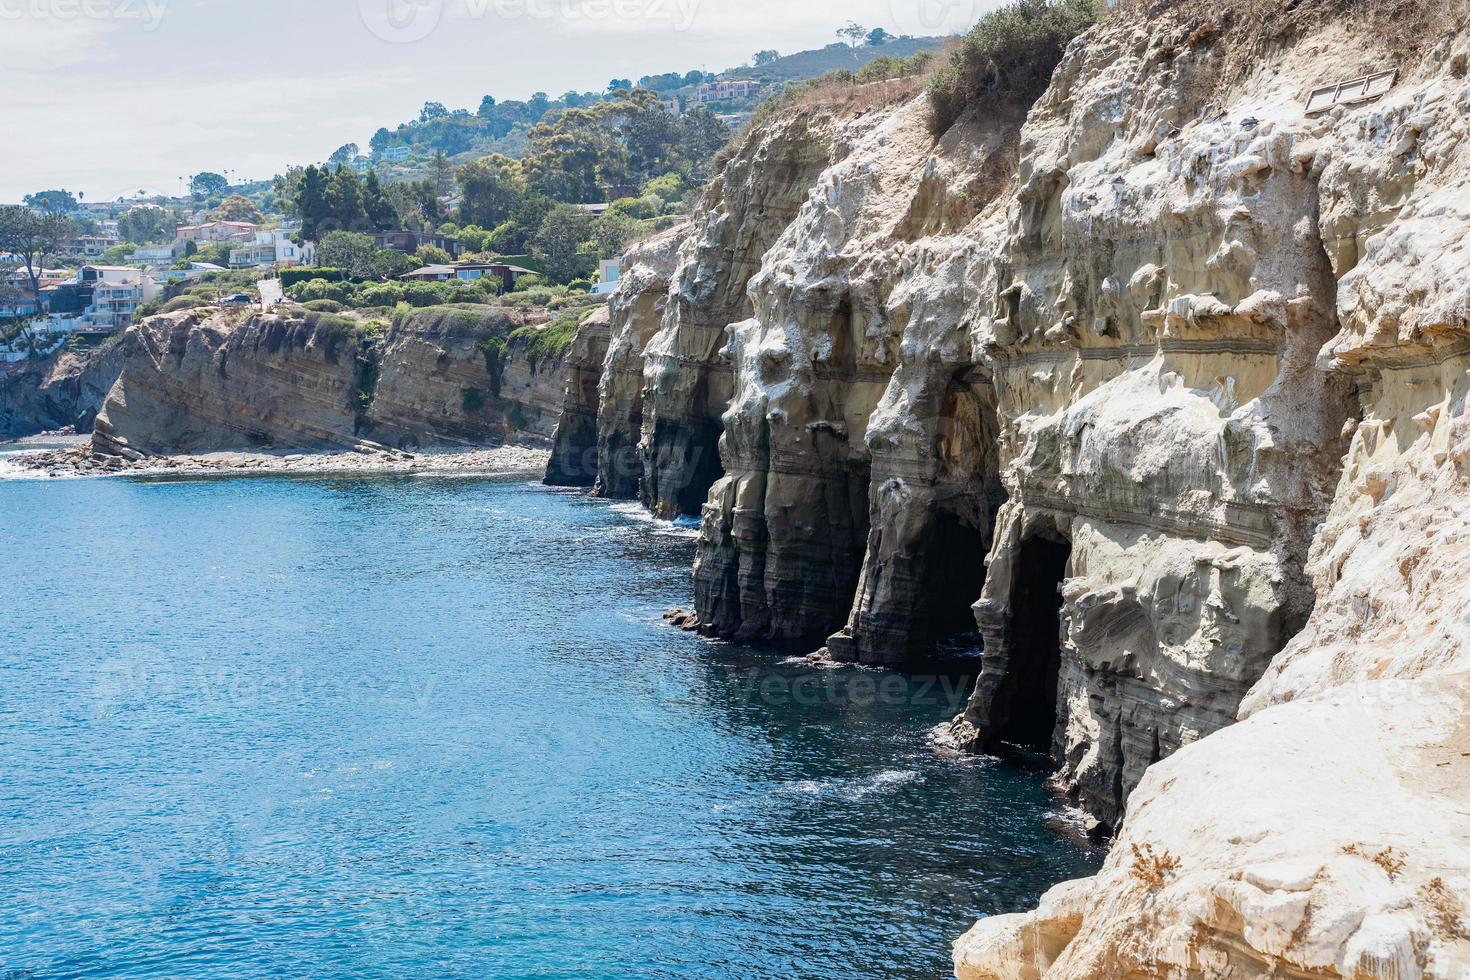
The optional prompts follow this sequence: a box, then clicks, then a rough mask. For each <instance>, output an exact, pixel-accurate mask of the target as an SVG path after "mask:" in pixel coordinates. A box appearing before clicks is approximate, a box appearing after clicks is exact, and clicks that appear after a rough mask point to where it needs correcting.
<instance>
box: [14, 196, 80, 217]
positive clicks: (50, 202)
mask: <svg viewBox="0 0 1470 980" xmlns="http://www.w3.org/2000/svg"><path fill="white" fill-rule="evenodd" d="M25 205H26V207H28V208H33V209H35V210H37V211H41V212H44V213H45V214H70V213H71V212H73V211H76V210H78V209H80V207H81V205H80V204H79V203H78V201H77V198H76V197H75V196H74V195H73V194H72V193H71V192H70V191H37V192H36V193H34V194H27V195H26V196H25Z"/></svg>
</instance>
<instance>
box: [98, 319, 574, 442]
mask: <svg viewBox="0 0 1470 980" xmlns="http://www.w3.org/2000/svg"><path fill="white" fill-rule="evenodd" d="M540 319H542V320H544V319H545V318H544V316H543V317H541V318H540ZM525 324H526V317H525V315H523V314H520V313H517V312H514V311H506V310H501V309H498V308H493V307H446V308H435V309H429V310H424V311H419V312H417V313H413V314H409V315H406V316H401V317H399V318H398V319H397V322H395V323H393V324H391V325H389V324H386V323H384V322H382V321H378V320H374V319H372V318H371V317H365V316H360V317H357V318H355V319H354V318H350V317H341V316H331V315H317V314H310V313H301V312H297V313H291V314H283V315H276V314H254V315H246V314H242V313H239V312H230V311H214V310H208V309H206V310H202V311H200V310H191V311H188V312H185V313H179V314H167V315H162V316H157V317H153V318H151V319H149V320H146V321H144V322H142V323H139V324H137V325H135V326H133V327H131V328H130V329H129V330H128V331H127V332H126V333H125V334H124V335H123V337H122V340H121V342H120V348H119V357H120V359H121V371H120V376H119V378H118V380H117V383H116V384H115V385H114V386H113V387H112V390H111V392H110V393H109V395H108V397H107V400H106V403H105V405H104V406H103V410H102V413H101V414H100V415H99V417H98V419H97V426H96V432H95V434H94V437H93V443H94V447H95V448H96V449H97V450H98V451H100V452H103V453H108V454H113V455H132V454H142V455H167V454H173V453H205V452H213V451H219V450H229V449H250V448H260V447H272V448H276V449H310V450H320V449H341V448H362V447H369V448H370V447H378V448H383V447H386V448H392V449H409V450H412V449H417V448H424V447H454V446H482V445H498V444H500V443H502V442H506V441H509V440H512V439H531V440H538V439H540V440H545V439H549V438H550V436H551V434H552V431H553V428H554V426H555V420H556V417H557V415H558V414H559V411H560V407H561V402H562V389H563V373H562V369H561V363H560V358H557V357H553V358H549V359H543V360H541V361H538V362H537V363H534V364H533V363H531V358H530V357H529V354H528V348H529V347H530V344H531V342H532V340H533V339H534V338H533V337H531V336H528V332H527V331H524V330H521V331H519V332H518V331H517V328H518V327H522V326H523V325H525ZM512 334H514V336H512Z"/></svg>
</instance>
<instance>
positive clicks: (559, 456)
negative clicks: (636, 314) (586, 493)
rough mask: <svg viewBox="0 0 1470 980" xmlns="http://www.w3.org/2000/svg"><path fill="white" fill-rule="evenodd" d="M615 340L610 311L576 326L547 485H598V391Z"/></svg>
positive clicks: (566, 363) (595, 313)
mask: <svg viewBox="0 0 1470 980" xmlns="http://www.w3.org/2000/svg"><path fill="white" fill-rule="evenodd" d="M611 339H612V316H611V310H610V309H609V308H608V307H602V308H601V309H598V310H595V311H593V313H592V315H591V316H589V317H587V319H585V320H583V321H582V323H581V324H580V325H579V326H578V328H577V336H576V339H574V340H573V341H572V347H571V349H570V350H569V351H567V355H566V357H565V358H564V359H563V364H564V366H565V372H566V379H565V388H564V390H563V391H562V404H561V414H560V416H559V417H558V419H557V423H556V431H555V432H554V433H553V434H552V440H551V462H550V463H548V464H547V466H546V485H547V486H552V487H590V486H592V485H593V484H594V483H596V482H597V472H598V466H597V422H598V413H597V409H598V405H599V403H600V400H601V399H600V396H599V394H598V390H599V389H600V388H601V386H602V374H603V365H604V362H605V361H606V360H607V348H608V344H609V342H610V341H611Z"/></svg>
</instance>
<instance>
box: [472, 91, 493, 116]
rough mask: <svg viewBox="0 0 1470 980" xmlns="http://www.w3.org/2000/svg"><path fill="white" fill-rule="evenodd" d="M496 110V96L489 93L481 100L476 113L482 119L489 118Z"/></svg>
mask: <svg viewBox="0 0 1470 980" xmlns="http://www.w3.org/2000/svg"><path fill="white" fill-rule="evenodd" d="M494 112H495V96H493V95H487V96H485V97H484V98H483V99H481V100H480V108H479V110H478V111H477V112H476V113H475V115H477V116H479V117H480V118H481V119H488V118H490V116H491V115H493V114H494Z"/></svg>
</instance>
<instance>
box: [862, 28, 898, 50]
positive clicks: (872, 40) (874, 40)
mask: <svg viewBox="0 0 1470 980" xmlns="http://www.w3.org/2000/svg"><path fill="white" fill-rule="evenodd" d="M892 39H893V35H892V34H889V33H888V32H887V31H885V30H884V29H883V28H881V27H875V28H873V29H872V30H871V31H869V32H868V47H870V48H881V47H882V46H883V45H885V44H887V43H888V42H889V41H891V40H892Z"/></svg>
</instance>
